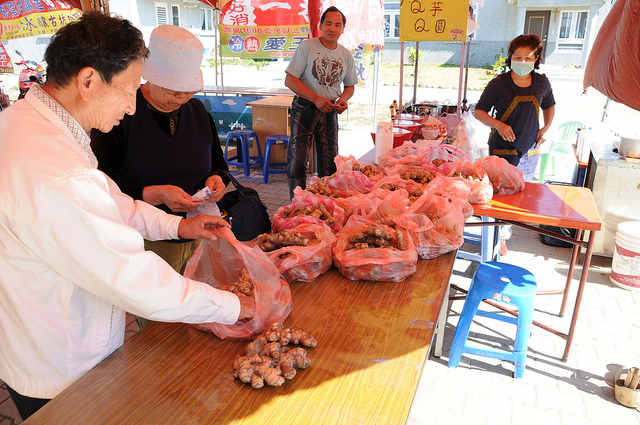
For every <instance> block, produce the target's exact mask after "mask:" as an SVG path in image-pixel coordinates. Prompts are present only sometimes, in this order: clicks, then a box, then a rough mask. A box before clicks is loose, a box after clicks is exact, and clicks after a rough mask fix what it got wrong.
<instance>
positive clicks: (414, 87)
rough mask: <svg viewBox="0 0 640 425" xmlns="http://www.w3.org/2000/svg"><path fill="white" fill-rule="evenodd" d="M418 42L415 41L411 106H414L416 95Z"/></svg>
mask: <svg viewBox="0 0 640 425" xmlns="http://www.w3.org/2000/svg"><path fill="white" fill-rule="evenodd" d="M419 53H420V42H419V41H416V58H415V65H416V66H415V68H414V70H413V102H412V105H415V104H416V95H417V91H418V58H419V57H420V54H419Z"/></svg>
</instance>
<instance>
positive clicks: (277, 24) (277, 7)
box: [220, 0, 309, 58]
mask: <svg viewBox="0 0 640 425" xmlns="http://www.w3.org/2000/svg"><path fill="white" fill-rule="evenodd" d="M305 6H306V4H305V2H300V1H299V0H280V1H277V2H276V1H273V0H235V1H233V2H230V3H228V4H227V5H225V6H224V7H223V8H222V18H221V23H220V47H221V50H222V56H227V57H229V56H237V57H252V58H283V57H284V58H286V57H291V56H293V52H294V51H295V50H296V47H297V46H298V44H300V42H301V41H302V40H304V39H306V38H308V34H309V16H308V13H307V10H306V9H305Z"/></svg>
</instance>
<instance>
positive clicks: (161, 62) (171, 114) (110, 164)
mask: <svg viewBox="0 0 640 425" xmlns="http://www.w3.org/2000/svg"><path fill="white" fill-rule="evenodd" d="M203 54H204V47H203V46H202V43H200V41H199V40H198V39H197V38H196V37H195V36H194V35H193V34H192V33H191V32H189V31H188V30H186V29H184V28H181V27H177V26H174V25H161V26H159V27H157V28H155V29H154V30H153V32H152V33H151V37H150V40H149V57H148V58H146V59H145V61H144V68H143V72H142V78H143V79H145V80H146V83H144V84H143V85H142V86H141V87H140V88H139V90H138V92H137V102H136V112H135V114H134V115H131V116H129V115H127V116H125V117H124V119H123V120H122V121H121V122H120V124H119V125H118V126H116V127H114V128H113V129H112V130H111V131H110V132H109V133H102V132H100V131H98V130H94V131H93V133H92V134H91V147H92V148H93V151H94V153H95V155H96V157H97V158H98V168H100V169H101V170H102V171H104V172H105V173H106V174H108V175H109V176H110V177H111V178H112V179H113V180H115V181H116V183H118V185H119V186H120V188H121V189H122V191H123V192H125V193H126V194H128V195H130V196H131V197H132V198H134V199H142V200H144V201H146V202H148V203H150V204H152V205H156V206H158V207H159V208H161V209H163V210H165V211H166V212H169V213H173V214H176V215H181V216H185V215H186V213H188V212H189V211H192V210H194V209H196V208H197V207H199V206H200V205H202V204H203V203H204V201H205V200H208V201H212V202H216V201H218V200H220V199H221V198H222V196H223V195H224V193H225V188H226V186H227V184H228V183H229V181H228V178H227V177H226V175H225V174H224V172H222V171H223V170H227V171H228V169H229V167H228V166H227V164H226V162H225V160H224V156H223V153H222V149H221V147H220V140H219V138H218V132H217V129H216V126H215V124H214V121H213V118H212V117H211V115H209V113H208V112H207V111H206V109H205V107H204V105H203V103H202V102H201V101H200V100H198V99H194V98H193V95H194V94H195V93H196V92H198V91H199V90H200V89H202V87H203V79H202V71H201V70H200V66H201V63H202V57H203ZM205 185H206V186H207V187H208V188H209V189H210V190H211V191H212V192H213V193H212V194H211V195H209V196H208V197H207V198H205V199H200V200H197V199H194V198H193V197H192V196H191V195H193V194H195V193H196V192H197V191H198V190H199V189H201V188H203V187H204V186H205ZM198 242H199V241H198V240H184V239H181V240H177V241H154V242H151V241H145V248H146V249H147V250H151V251H154V252H155V253H156V254H158V255H159V256H160V257H162V258H163V259H164V260H165V261H166V262H167V263H169V264H170V265H171V266H172V267H173V268H174V269H175V270H176V271H178V272H179V273H182V272H183V270H184V267H185V265H186V262H187V260H188V259H189V257H190V256H191V254H192V253H193V251H194V250H195V249H196V248H197V246H198ZM137 320H138V325H139V326H140V328H143V327H145V326H147V325H148V324H149V323H150V322H149V321H147V320H146V319H142V318H137Z"/></svg>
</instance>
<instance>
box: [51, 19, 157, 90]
mask: <svg viewBox="0 0 640 425" xmlns="http://www.w3.org/2000/svg"><path fill="white" fill-rule="evenodd" d="M148 54H149V50H148V49H147V47H146V46H145V44H144V38H143V37H142V32H141V31H140V30H139V29H137V28H136V27H134V26H133V24H132V23H131V22H129V21H128V20H126V19H121V18H116V17H113V16H110V15H108V14H104V13H102V12H98V11H92V12H88V13H85V14H83V15H82V16H81V17H80V19H78V20H77V21H73V22H71V23H69V24H67V25H65V26H64V27H62V28H61V29H60V30H58V32H56V33H55V34H54V35H53V37H51V42H50V43H49V46H48V47H47V50H46V51H45V53H44V60H45V61H46V62H47V84H49V85H51V86H53V87H56V88H62V87H65V86H66V85H67V84H69V82H70V80H71V78H72V77H74V76H76V75H78V73H79V72H80V70H82V69H83V68H86V67H91V68H94V69H95V70H96V71H97V72H98V74H99V75H100V76H101V77H102V79H103V80H104V81H105V82H106V83H107V84H109V83H111V80H112V78H113V77H114V76H115V75H116V74H118V73H120V72H122V71H124V70H125V69H127V68H128V67H129V65H131V64H132V63H133V62H135V61H136V60H139V59H143V58H145V57H147V55H148Z"/></svg>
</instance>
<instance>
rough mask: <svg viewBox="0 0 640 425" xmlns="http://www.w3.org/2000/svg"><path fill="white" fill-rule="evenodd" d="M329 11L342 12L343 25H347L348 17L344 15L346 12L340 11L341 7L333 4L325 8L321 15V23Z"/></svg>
mask: <svg viewBox="0 0 640 425" xmlns="http://www.w3.org/2000/svg"><path fill="white" fill-rule="evenodd" d="M329 12H338V13H339V14H340V16H342V26H346V25H347V18H346V17H345V16H344V13H342V12H340V9H338V8H337V7H335V6H331V7H329V8H327V10H325V11H324V12H323V13H322V16H321V17H320V23H323V22H324V18H325V16H327V13H329Z"/></svg>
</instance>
